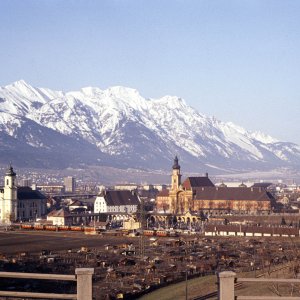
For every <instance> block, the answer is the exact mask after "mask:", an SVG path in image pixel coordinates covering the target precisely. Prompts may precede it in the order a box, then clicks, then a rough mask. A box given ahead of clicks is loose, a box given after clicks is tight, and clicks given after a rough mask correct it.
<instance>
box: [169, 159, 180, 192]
mask: <svg viewBox="0 0 300 300" xmlns="http://www.w3.org/2000/svg"><path fill="white" fill-rule="evenodd" d="M172 168H173V170H172V182H171V186H172V191H175V190H178V189H179V186H180V185H181V174H180V165H179V164H178V157H177V156H175V159H174V164H173V167H172Z"/></svg>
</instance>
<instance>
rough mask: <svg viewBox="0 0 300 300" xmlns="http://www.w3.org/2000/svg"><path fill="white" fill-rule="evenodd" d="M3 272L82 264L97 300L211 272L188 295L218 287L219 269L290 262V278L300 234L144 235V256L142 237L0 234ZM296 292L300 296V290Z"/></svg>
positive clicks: (133, 295)
mask: <svg viewBox="0 0 300 300" xmlns="http://www.w3.org/2000/svg"><path fill="white" fill-rule="evenodd" d="M0 241H1V242H0V270H1V271H15V272H18V271H19V272H22V271H23V272H25V271H26V272H39V273H60V274H74V271H75V268H77V267H92V268H94V269H95V275H94V279H93V289H94V292H93V294H94V298H95V299H116V298H117V297H123V298H124V299H137V298H139V297H141V296H142V295H143V294H145V293H148V292H150V291H152V290H155V289H157V288H160V287H163V286H167V285H170V284H173V283H177V282H180V281H184V280H185V279H186V277H187V278H188V279H189V282H192V281H193V280H195V279H196V278H198V277H203V276H207V275H213V277H212V278H215V279H213V280H211V284H203V286H202V285H199V286H197V288H195V289H190V291H189V299H197V297H198V298H199V297H201V296H204V295H206V294H208V293H211V292H213V291H214V290H216V285H215V282H216V277H215V274H216V273H217V272H219V271H222V270H233V271H235V272H236V273H238V274H252V276H253V275H255V276H257V275H259V274H262V273H263V274H269V273H271V271H272V270H274V269H276V268H281V266H288V272H287V275H286V276H297V275H298V273H299V269H300V266H299V265H298V262H297V260H298V259H299V258H300V253H299V251H298V248H299V244H300V240H299V238H285V239H283V238H266V237H260V238H257V237H251V238H246V237H209V238H208V237H204V236H200V235H183V236H181V237H161V236H155V237H154V236H153V237H145V251H144V255H142V256H141V255H140V251H139V247H138V245H139V237H129V236H121V235H115V234H114V233H111V234H105V235H85V234H84V233H82V232H67V231H66V232H63V231H62V232H51V231H25V230H16V231H6V232H0ZM74 288H75V287H74V286H72V284H70V283H61V282H60V283H58V282H52V283H51V284H49V285H45V283H44V282H43V284H41V283H39V282H38V281H37V282H35V281H32V282H28V281H27V282H22V281H21V280H19V281H18V280H16V279H15V280H12V279H7V280H4V279H3V280H2V279H1V283H0V289H1V290H4V289H15V290H22V291H24V290H25V291H45V292H49V291H50V292H51V291H53V290H54V289H55V291H57V292H60V291H61V290H63V291H69V292H72V291H73V290H74ZM294 295H297V296H300V294H299V291H298V290H297V289H294Z"/></svg>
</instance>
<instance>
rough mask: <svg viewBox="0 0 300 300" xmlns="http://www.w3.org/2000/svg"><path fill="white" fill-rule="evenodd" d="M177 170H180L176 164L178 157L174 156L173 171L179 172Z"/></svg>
mask: <svg viewBox="0 0 300 300" xmlns="http://www.w3.org/2000/svg"><path fill="white" fill-rule="evenodd" d="M179 169H180V166H179V164H178V157H177V155H176V156H175V158H174V164H173V170H179Z"/></svg>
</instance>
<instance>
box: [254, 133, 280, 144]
mask: <svg viewBox="0 0 300 300" xmlns="http://www.w3.org/2000/svg"><path fill="white" fill-rule="evenodd" d="M251 137H253V139H255V140H257V141H260V142H262V143H264V144H270V143H277V142H279V140H277V139H275V138H273V137H272V136H270V135H268V134H265V133H263V132H261V131H254V132H252V133H251Z"/></svg>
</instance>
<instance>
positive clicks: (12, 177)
mask: <svg viewBox="0 0 300 300" xmlns="http://www.w3.org/2000/svg"><path fill="white" fill-rule="evenodd" d="M46 208H47V203H46V197H45V196H44V195H43V194H41V193H40V192H39V191H37V190H33V189H31V188H30V187H18V186H17V183H16V173H15V172H14V170H13V167H12V166H10V167H9V168H8V170H7V171H6V173H5V177H4V186H2V187H0V224H1V223H2V224H11V223H13V222H16V221H29V220H36V219H37V218H40V217H41V216H43V215H45V214H46Z"/></svg>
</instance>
